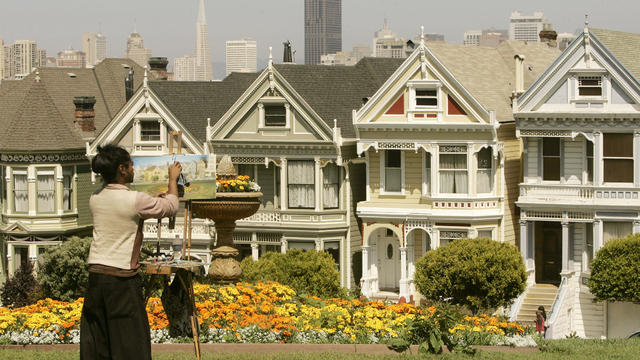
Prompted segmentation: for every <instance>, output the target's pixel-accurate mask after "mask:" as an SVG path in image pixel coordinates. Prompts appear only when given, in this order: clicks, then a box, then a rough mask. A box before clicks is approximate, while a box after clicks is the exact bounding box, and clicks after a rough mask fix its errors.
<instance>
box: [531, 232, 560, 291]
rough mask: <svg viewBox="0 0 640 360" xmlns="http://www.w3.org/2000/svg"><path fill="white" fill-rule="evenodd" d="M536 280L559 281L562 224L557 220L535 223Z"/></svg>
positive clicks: (556, 282)
mask: <svg viewBox="0 0 640 360" xmlns="http://www.w3.org/2000/svg"><path fill="white" fill-rule="evenodd" d="M535 234H536V254H535V256H536V282H537V283H547V284H559V283H560V271H561V270H562V225H561V224H560V223H559V222H537V223H536V229H535Z"/></svg>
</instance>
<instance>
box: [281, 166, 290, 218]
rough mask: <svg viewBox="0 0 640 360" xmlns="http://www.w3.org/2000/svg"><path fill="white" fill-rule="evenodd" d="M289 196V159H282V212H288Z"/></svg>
mask: <svg viewBox="0 0 640 360" xmlns="http://www.w3.org/2000/svg"><path fill="white" fill-rule="evenodd" d="M288 202H289V194H288V193H287V159H285V158H280V210H287V204H288Z"/></svg>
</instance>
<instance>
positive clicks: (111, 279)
mask: <svg viewBox="0 0 640 360" xmlns="http://www.w3.org/2000/svg"><path fill="white" fill-rule="evenodd" d="M91 168H92V170H93V172H95V173H98V174H100V175H101V176H102V179H103V180H104V186H103V187H102V188H101V189H100V190H98V191H96V192H95V193H94V194H93V195H91V198H90V199H89V208H90V209H91V212H92V214H93V241H92V242H91V248H90V250H89V258H88V260H87V263H88V264H89V285H88V288H87V292H86V295H85V299H84V306H83V307H82V318H81V322H80V358H81V359H151V335H150V331H149V321H148V318H147V312H146V310H145V305H146V304H145V303H144V297H143V293H142V280H141V278H140V275H139V274H138V271H139V264H138V258H139V255H140V251H141V248H142V224H143V222H144V220H145V219H148V218H163V217H168V216H174V215H175V214H176V212H177V210H178V187H177V179H178V176H179V175H180V172H181V171H182V168H181V166H180V163H178V162H175V163H174V164H172V165H170V166H169V189H168V191H167V192H166V193H163V194H160V195H159V196H158V197H151V196H149V195H147V194H145V193H142V192H137V191H132V190H130V189H129V188H128V187H127V185H126V184H129V183H131V182H133V162H132V161H131V156H130V155H129V153H128V152H127V151H126V150H125V149H123V148H121V147H119V146H116V145H106V146H104V147H100V146H99V147H98V154H97V155H96V156H95V157H94V158H93V160H92V162H91Z"/></svg>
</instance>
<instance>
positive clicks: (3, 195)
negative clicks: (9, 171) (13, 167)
mask: <svg viewBox="0 0 640 360" xmlns="http://www.w3.org/2000/svg"><path fill="white" fill-rule="evenodd" d="M5 169H6V168H5V167H4V166H0V181H2V186H0V209H2V211H3V212H4V210H5V204H6V203H7V179H5V171H6V170H5Z"/></svg>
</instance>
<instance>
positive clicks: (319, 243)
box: [315, 239, 322, 251]
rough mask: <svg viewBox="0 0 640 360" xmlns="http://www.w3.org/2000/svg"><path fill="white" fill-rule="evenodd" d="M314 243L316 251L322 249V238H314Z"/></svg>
mask: <svg viewBox="0 0 640 360" xmlns="http://www.w3.org/2000/svg"><path fill="white" fill-rule="evenodd" d="M315 245H316V251H322V240H320V239H316V240H315Z"/></svg>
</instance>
